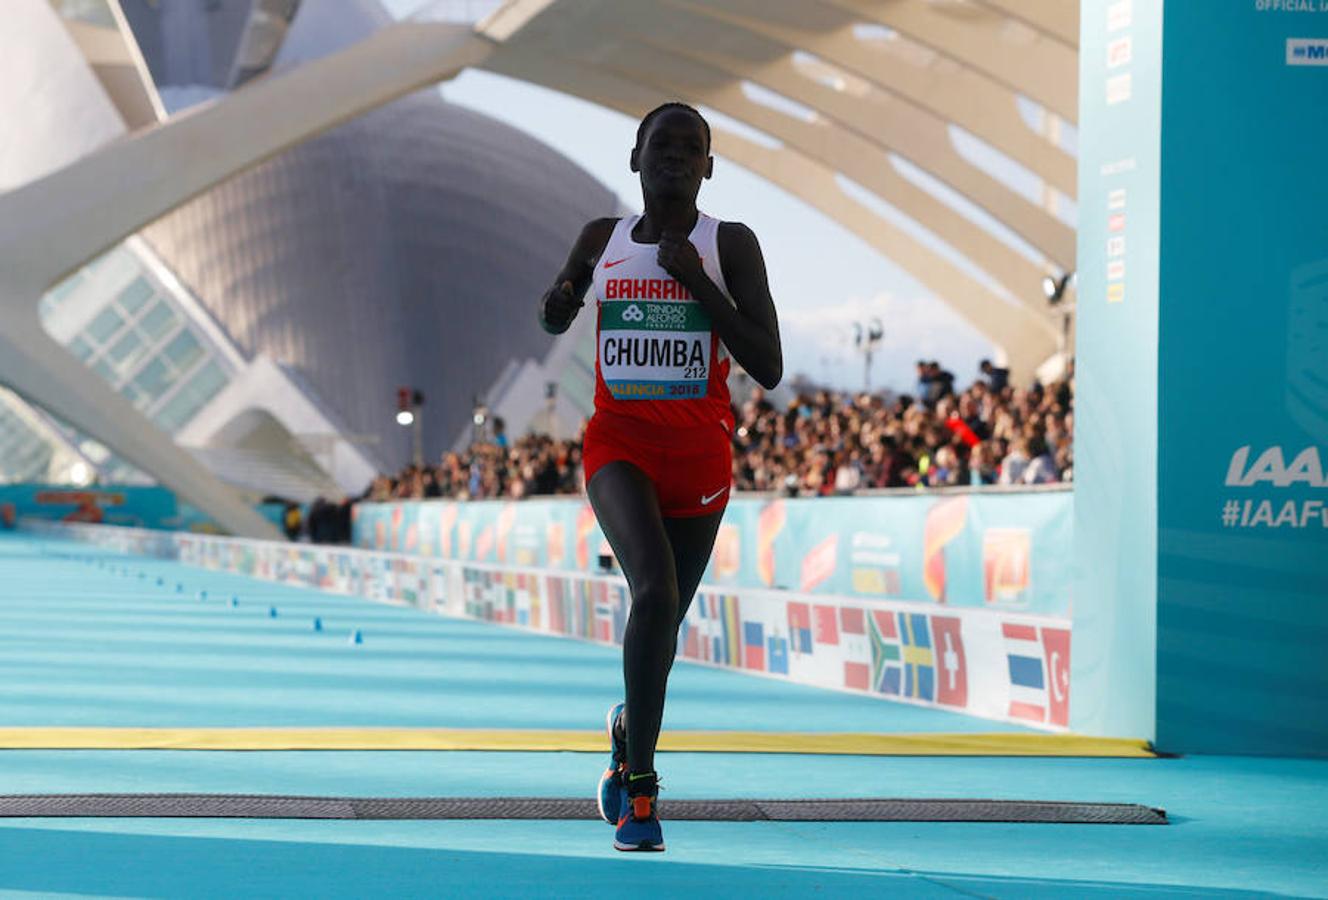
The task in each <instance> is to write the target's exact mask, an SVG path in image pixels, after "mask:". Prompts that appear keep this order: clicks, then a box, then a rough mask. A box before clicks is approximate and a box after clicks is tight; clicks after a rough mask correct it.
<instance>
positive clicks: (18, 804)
mask: <svg viewBox="0 0 1328 900" xmlns="http://www.w3.org/2000/svg"><path fill="white" fill-rule="evenodd" d="M659 809H660V814H661V816H662V817H663V818H665V819H673V820H711V821H724V822H772V821H773V822H1044V823H1057V824H1076V825H1165V824H1167V814H1166V812H1165V811H1164V810H1161V809H1153V808H1151V807H1147V806H1141V805H1138V804H1133V803H1059V802H1046V801H1034V800H919V799H907V800H892V799H884V798H864V799H852V800H661V801H660V804H659ZM14 817H80V818H84V817H96V818H105V817H115V818H119V817H124V818H144V817H146V818H207V819H237V818H238V819H597V818H599V814H598V812H597V811H596V809H595V803H594V801H592V800H581V799H574V798H563V797H286V796H278V795H249V794H31V795H0V818H14Z"/></svg>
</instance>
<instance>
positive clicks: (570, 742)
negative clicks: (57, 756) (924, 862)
mask: <svg viewBox="0 0 1328 900" xmlns="http://www.w3.org/2000/svg"><path fill="white" fill-rule="evenodd" d="M606 749H607V747H606V741H605V735H604V732H603V731H571V730H566V731H558V730H525V729H478V728H476V729H472V728H0V750H507V751H531V752H536V751H556V750H562V751H573V752H587V753H599V752H603V751H604V750H606ZM659 749H660V750H661V751H672V752H689V753H814V754H841V755H858V756H1084V757H1125V758H1152V757H1154V756H1155V754H1154V753H1153V750H1152V747H1151V745H1150V744H1149V743H1148V742H1147V741H1142V740H1135V739H1130V738H1097V737H1083V736H1081V735H1075V734H1026V733H996V734H867V733H845V732H805V731H797V732H789V731H667V732H665V733H664V734H662V735H661V736H660V740H659Z"/></svg>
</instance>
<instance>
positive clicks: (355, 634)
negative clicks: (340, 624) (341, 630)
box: [350, 628, 364, 644]
mask: <svg viewBox="0 0 1328 900" xmlns="http://www.w3.org/2000/svg"><path fill="white" fill-rule="evenodd" d="M350 642H351V643H352V644H363V643H364V635H363V634H361V633H360V629H358V628H356V629H355V630H354V631H352V632H351V633H350Z"/></svg>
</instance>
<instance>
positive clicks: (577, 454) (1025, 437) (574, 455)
mask: <svg viewBox="0 0 1328 900" xmlns="http://www.w3.org/2000/svg"><path fill="white" fill-rule="evenodd" d="M917 371H918V380H917V384H916V385H915V387H914V390H913V392H912V393H911V394H902V395H891V396H886V395H882V394H874V393H859V394H846V393H839V392H833V391H828V390H815V391H807V392H801V393H798V394H795V395H794V397H793V399H792V400H791V401H790V402H789V403H788V404H787V406H786V407H785V408H784V409H782V410H780V409H776V407H775V405H774V404H773V403H771V402H770V400H769V399H767V397H766V395H765V393H764V392H763V391H762V390H761V389H760V388H755V389H754V390H753V391H752V393H751V394H750V395H749V396H748V397H747V398H746V399H745V400H744V401H743V402H742V403H741V404H740V405H739V406H738V408H737V409H736V410H735V413H736V416H737V429H736V433H735V435H734V441H733V478H734V487H735V489H736V490H739V491H774V492H779V493H783V494H786V495H789V496H824V495H830V494H848V493H853V492H856V491H862V490H868V489H873V488H901V487H918V488H927V487H947V486H961V485H994V484H999V485H1036V484H1049V483H1054V482H1065V481H1071V480H1072V479H1073V477H1074V449H1073V444H1072V441H1071V437H1072V432H1073V428H1074V409H1073V400H1074V388H1073V368H1070V369H1069V370H1068V371H1067V374H1066V375H1065V377H1064V378H1062V379H1061V380H1058V381H1055V382H1053V383H1050V384H1046V385H1042V384H1033V385H1032V386H1031V387H1028V388H1019V387H1014V386H1012V385H1011V384H1010V379H1009V372H1008V370H1006V369H1003V368H1000V367H998V366H994V365H992V364H991V363H990V362H988V361H985V360H984V361H983V363H982V365H981V367H980V371H981V377H979V378H978V379H977V380H976V381H974V382H973V383H972V384H971V385H970V386H969V387H967V388H965V389H963V390H959V389H957V388H956V387H955V377H954V375H953V374H951V373H950V372H948V371H946V370H945V369H944V368H942V367H941V366H940V365H939V364H938V363H937V362H935V361H930V360H927V361H919V362H918V364H917ZM495 426H496V427H495V429H494V434H493V435H492V437H489V438H486V439H484V440H480V441H477V442H476V443H474V444H473V445H472V446H471V447H470V448H469V450H468V451H467V452H466V453H446V454H444V455H443V457H442V459H441V460H440V462H439V463H438V464H437V465H432V466H422V467H417V466H410V467H408V468H407V469H405V470H404V471H402V472H401V473H399V474H398V475H396V476H395V477H390V476H381V477H379V478H377V479H376V480H375V481H374V483H373V485H372V486H371V487H370V489H369V491H368V492H367V493H366V495H365V497H364V498H363V499H366V500H373V501H386V500H399V499H426V498H444V499H454V500H472V499H489V498H521V497H527V496H535V495H553V494H575V493H578V492H581V491H583V490H584V485H583V484H582V480H581V479H582V473H581V442H580V438H579V437H578V438H577V439H573V440H562V441H559V440H554V439H553V438H551V437H549V436H547V435H533V434H532V435H527V436H525V437H521V438H518V439H516V440H509V439H508V438H507V436H506V434H505V433H504V430H503V428H502V427H501V421H498V422H496V423H495Z"/></svg>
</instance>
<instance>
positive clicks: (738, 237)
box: [658, 222, 784, 390]
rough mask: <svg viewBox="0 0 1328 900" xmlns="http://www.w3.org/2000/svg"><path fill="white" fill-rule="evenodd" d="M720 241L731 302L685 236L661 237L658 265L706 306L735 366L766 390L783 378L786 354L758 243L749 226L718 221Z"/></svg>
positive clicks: (721, 266) (721, 263)
mask: <svg viewBox="0 0 1328 900" xmlns="http://www.w3.org/2000/svg"><path fill="white" fill-rule="evenodd" d="M718 244H719V261H720V268H721V270H722V271H723V273H724V281H725V283H726V284H727V286H728V289H729V292H730V293H731V294H732V295H733V300H732V302H730V300H729V298H728V297H727V296H725V294H724V292H723V291H722V290H720V289H719V286H718V285H717V284H715V283H714V281H712V280H711V279H710V276H709V275H707V274H706V273H705V270H704V269H703V268H702V266H701V257H700V255H699V254H698V253H697V251H696V247H695V246H694V245H693V244H692V242H691V241H689V240H687V238H686V236H683V235H677V234H665V235H663V236H661V237H660V241H659V252H658V260H659V264H660V266H661V267H662V268H663V269H664V271H666V272H668V273H669V274H670V275H672V276H673V277H674V278H676V279H678V281H680V282H682V284H683V286H684V287H686V288H687V290H688V291H690V292H691V294H692V296H693V297H695V298H696V299H697V301H698V302H699V303H700V304H701V305H702V306H704V307H705V310H706V312H708V313H709V314H710V321H711V322H712V323H713V324H714V327H715V330H716V331H718V332H719V337H720V340H722V341H723V342H724V346H725V347H727V348H728V351H729V353H730V354H732V356H733V358H734V359H735V360H737V362H738V365H740V366H742V367H743V368H744V369H746V370H747V372H748V373H749V374H750V375H751V376H752V377H753V378H755V379H756V380H757V382H758V383H759V384H760V385H761V386H762V387H764V388H766V389H767V390H770V389H772V388H774V387H775V386H776V385H777V384H779V380H780V378H782V377H783V374H784V354H783V350H782V348H781V347H780V343H779V319H778V317H777V315H776V313H775V301H774V300H773V299H772V298H771V296H770V284H769V282H768V280H767V279H766V273H765V259H764V257H762V255H761V246H760V244H758V243H757V241H756V235H755V234H753V233H752V230H751V229H750V228H748V227H747V226H746V225H743V224H741V223H739V222H724V223H722V224H720V226H719V239H718Z"/></svg>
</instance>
